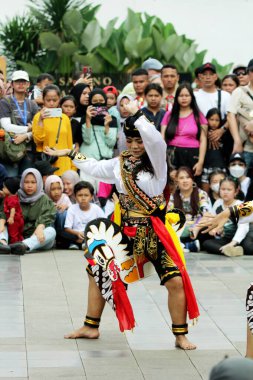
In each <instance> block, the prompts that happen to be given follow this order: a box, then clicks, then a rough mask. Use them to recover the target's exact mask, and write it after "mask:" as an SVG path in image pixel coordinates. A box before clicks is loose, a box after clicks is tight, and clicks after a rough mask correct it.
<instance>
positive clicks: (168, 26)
mask: <svg viewBox="0 0 253 380" xmlns="http://www.w3.org/2000/svg"><path fill="white" fill-rule="evenodd" d="M172 34H177V33H176V31H175V28H174V26H173V25H172V24H171V23H169V24H166V25H164V29H163V36H164V38H165V39H166V38H168V37H169V36H171V35H172Z"/></svg>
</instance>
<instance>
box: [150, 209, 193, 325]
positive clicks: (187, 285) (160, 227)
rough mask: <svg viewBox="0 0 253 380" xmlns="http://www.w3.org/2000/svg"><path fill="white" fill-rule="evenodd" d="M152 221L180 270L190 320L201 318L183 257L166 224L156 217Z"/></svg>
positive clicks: (152, 217)
mask: <svg viewBox="0 0 253 380" xmlns="http://www.w3.org/2000/svg"><path fill="white" fill-rule="evenodd" d="M150 219H151V222H152V226H153V228H154V231H155V233H156V234H157V236H158V237H159V239H160V241H161V242H162V244H163V246H164V248H165V250H166V252H167V253H168V255H169V256H170V257H171V259H172V260H173V261H174V263H175V264H176V266H177V267H178V269H179V270H180V273H181V276H182V280H183V284H184V292H185V297H186V302H187V310H188V314H189V318H190V319H195V318H197V317H198V316H199V308H198V304H197V300H196V297H195V294H194V290H193V288H192V284H191V280H190V277H189V275H188V273H187V271H186V268H185V266H184V264H183V262H182V260H181V257H180V256H179V254H178V252H177V249H176V247H175V244H174V242H173V240H172V238H171V236H170V234H169V233H168V231H167V229H166V227H165V225H164V223H163V222H162V221H161V219H159V218H158V217H155V216H151V217H150Z"/></svg>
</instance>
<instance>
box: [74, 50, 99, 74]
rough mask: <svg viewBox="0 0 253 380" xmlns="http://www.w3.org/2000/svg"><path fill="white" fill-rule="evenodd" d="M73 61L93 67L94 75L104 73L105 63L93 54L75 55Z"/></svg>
mask: <svg viewBox="0 0 253 380" xmlns="http://www.w3.org/2000/svg"><path fill="white" fill-rule="evenodd" d="M73 61H74V62H78V63H80V64H81V65H87V66H91V67H92V70H93V72H94V73H96V74H99V73H102V72H103V62H102V60H101V58H100V57H99V56H97V55H96V54H93V53H88V54H86V55H81V54H78V53H76V54H74V56H73Z"/></svg>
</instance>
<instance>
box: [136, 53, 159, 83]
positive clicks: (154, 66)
mask: <svg viewBox="0 0 253 380" xmlns="http://www.w3.org/2000/svg"><path fill="white" fill-rule="evenodd" d="M162 67H163V65H162V63H161V62H160V61H158V59H155V58H149V59H146V61H144V62H143V64H142V65H141V68H142V69H145V70H147V72H148V80H149V83H158V84H159V85H160V86H161V84H162V80H161V69H162Z"/></svg>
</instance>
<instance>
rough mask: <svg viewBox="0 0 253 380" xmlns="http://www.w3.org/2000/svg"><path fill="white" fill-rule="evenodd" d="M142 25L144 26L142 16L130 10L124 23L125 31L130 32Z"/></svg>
mask: <svg viewBox="0 0 253 380" xmlns="http://www.w3.org/2000/svg"><path fill="white" fill-rule="evenodd" d="M141 25H142V20H141V14H140V13H136V12H134V11H132V9H130V8H128V10H127V18H126V20H125V21H124V23H123V28H124V29H125V31H126V32H129V31H130V30H132V29H134V28H138V27H139V26H141Z"/></svg>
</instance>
